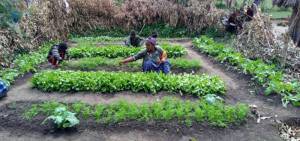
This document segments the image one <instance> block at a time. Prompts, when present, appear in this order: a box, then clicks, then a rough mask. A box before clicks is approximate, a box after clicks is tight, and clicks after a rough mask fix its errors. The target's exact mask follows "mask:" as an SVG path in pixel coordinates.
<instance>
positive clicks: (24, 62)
mask: <svg viewBox="0 0 300 141" xmlns="http://www.w3.org/2000/svg"><path fill="white" fill-rule="evenodd" d="M53 43H54V42H53V41H50V42H48V43H45V44H43V45H42V46H41V47H40V49H39V50H38V51H36V52H31V53H29V54H20V55H18V56H17V57H16V59H15V60H14V62H13V64H14V67H13V68H4V69H2V70H0V78H1V79H2V80H4V81H5V82H6V83H7V84H8V85H11V84H12V83H14V81H15V79H16V78H17V77H19V76H22V75H24V74H26V73H28V72H36V69H37V67H38V65H39V64H41V63H43V62H44V61H45V60H46V57H47V53H48V51H49V49H50V47H51V45H52V44H53Z"/></svg>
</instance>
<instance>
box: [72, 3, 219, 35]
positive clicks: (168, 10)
mask: <svg viewBox="0 0 300 141" xmlns="http://www.w3.org/2000/svg"><path fill="white" fill-rule="evenodd" d="M69 3H70V7H71V9H72V10H71V13H70V16H69V19H68V21H69V25H70V26H69V27H70V30H71V31H76V32H77V33H78V31H86V30H90V29H94V28H97V27H102V28H111V27H121V28H124V29H127V30H129V29H132V28H137V27H142V26H143V25H145V24H153V23H158V22H162V23H165V24H168V25H171V26H173V27H176V26H184V27H186V28H187V29H189V30H196V31H201V30H202V29H203V28H207V27H210V26H212V25H214V24H216V23H217V22H218V20H219V17H220V16H221V14H222V12H220V11H219V10H217V9H216V8H215V6H214V1H213V0H201V1H200V0H185V1H184V2H178V0H124V2H123V3H120V4H117V3H116V2H115V1H114V0H86V1H81V0H69Z"/></svg>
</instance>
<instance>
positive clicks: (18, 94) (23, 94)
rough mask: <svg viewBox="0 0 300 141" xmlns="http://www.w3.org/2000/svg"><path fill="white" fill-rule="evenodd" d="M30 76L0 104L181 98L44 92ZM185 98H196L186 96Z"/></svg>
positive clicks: (134, 94) (108, 101) (145, 100)
mask: <svg viewBox="0 0 300 141" xmlns="http://www.w3.org/2000/svg"><path fill="white" fill-rule="evenodd" d="M29 79H30V76H27V77H24V78H23V79H21V80H18V81H19V82H17V84H16V85H14V86H13V87H12V89H11V90H10V91H9V92H8V96H7V97H5V98H4V99H2V100H1V102H0V106H2V105H5V104H8V103H12V102H15V101H50V100H54V101H60V102H66V103H71V102H76V101H82V102H85V103H88V104H91V105H94V104H98V103H105V104H109V103H114V102H118V101H121V100H125V101H129V102H133V103H147V102H155V101H157V100H160V99H162V98H163V97H165V96H169V97H176V98H182V97H180V96H179V95H170V94H168V93H166V92H160V93H158V94H155V95H152V94H146V93H132V92H120V93H115V94H100V93H98V94H97V93H92V92H80V93H59V92H55V93H44V92H42V91H39V90H37V89H32V87H31V83H30V81H29ZM186 99H191V100H193V99H196V98H191V97H186Z"/></svg>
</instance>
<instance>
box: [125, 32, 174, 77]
mask: <svg viewBox="0 0 300 141" xmlns="http://www.w3.org/2000/svg"><path fill="white" fill-rule="evenodd" d="M142 58H143V66H142V68H143V72H150V71H155V72H163V73H165V74H168V73H170V68H171V64H170V62H169V60H168V59H167V53H166V52H165V51H164V50H163V49H162V48H160V47H158V46H157V45H156V39H155V38H152V37H149V38H148V39H147V40H146V49H144V50H142V51H140V52H139V53H137V54H136V55H134V56H131V57H128V58H126V59H124V60H122V61H121V62H120V64H127V63H129V62H133V61H136V60H138V59H142Z"/></svg>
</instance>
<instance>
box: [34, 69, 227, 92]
mask: <svg viewBox="0 0 300 141" xmlns="http://www.w3.org/2000/svg"><path fill="white" fill-rule="evenodd" d="M32 84H33V86H34V87H35V88H38V89H40V90H42V91H47V92H52V91H59V92H78V91H93V92H102V93H114V92H120V91H132V92H149V93H157V92H159V91H169V92H173V93H180V94H181V93H182V94H189V95H194V96H203V95H206V94H224V93H225V84H224V82H223V81H221V79H220V78H219V77H215V76H207V75H190V74H185V75H165V74H157V73H128V72H102V71H99V72H80V71H44V72H41V73H38V74H36V75H35V76H34V77H33V78H32Z"/></svg>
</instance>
